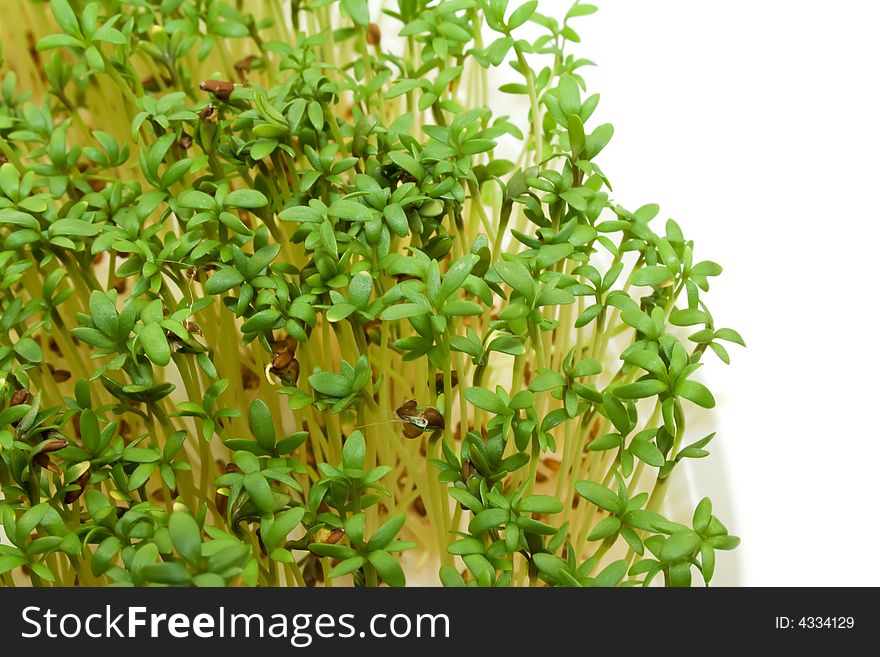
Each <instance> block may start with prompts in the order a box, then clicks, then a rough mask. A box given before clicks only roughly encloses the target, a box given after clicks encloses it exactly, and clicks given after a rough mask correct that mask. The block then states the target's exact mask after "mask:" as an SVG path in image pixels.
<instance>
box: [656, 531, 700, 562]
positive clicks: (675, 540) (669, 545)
mask: <svg viewBox="0 0 880 657" xmlns="http://www.w3.org/2000/svg"><path fill="white" fill-rule="evenodd" d="M700 543H701V540H700V537H699V535H698V534H697V533H696V532H694V531H692V530H690V529H685V530H682V531H678V532H675V533H674V534H673V535H672V536H670V537H669V538H667V539H666V542H665V543H664V544H663V547H662V548H661V549H660V558H661V559H662V560H663V561H678V560H679V559H684V558H686V557H689V556H691V555H692V554H693V553H694V552H695V551H696V550H697V548H699V547H700Z"/></svg>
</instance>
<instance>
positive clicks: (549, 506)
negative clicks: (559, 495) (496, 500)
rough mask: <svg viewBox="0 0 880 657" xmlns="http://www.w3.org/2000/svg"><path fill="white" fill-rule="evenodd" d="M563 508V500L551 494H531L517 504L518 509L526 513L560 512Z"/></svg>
mask: <svg viewBox="0 0 880 657" xmlns="http://www.w3.org/2000/svg"><path fill="white" fill-rule="evenodd" d="M562 508H563V504H562V502H560V501H559V500H558V499H556V498H555V497H551V496H549V495H530V496H529V497H525V498H523V499H522V500H521V501H520V503H519V505H518V506H517V510H518V511H521V512H524V513H559V512H560V511H562Z"/></svg>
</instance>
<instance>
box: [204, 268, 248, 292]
mask: <svg viewBox="0 0 880 657" xmlns="http://www.w3.org/2000/svg"><path fill="white" fill-rule="evenodd" d="M243 282H244V276H242V275H241V273H240V272H239V271H238V270H237V269H233V268H231V267H225V268H223V269H221V270H219V271H218V272H216V273H215V274H214V275H213V276H211V278H209V279H208V280H207V281H206V282H205V293H206V294H222V293H223V292H226V291H227V290H231V289H232V288H234V287H235V286H236V285H241V284H242V283H243Z"/></svg>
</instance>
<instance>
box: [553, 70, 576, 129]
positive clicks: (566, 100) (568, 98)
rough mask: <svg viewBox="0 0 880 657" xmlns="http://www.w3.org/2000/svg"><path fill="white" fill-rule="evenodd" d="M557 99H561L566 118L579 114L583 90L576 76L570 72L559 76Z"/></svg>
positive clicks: (560, 105)
mask: <svg viewBox="0 0 880 657" xmlns="http://www.w3.org/2000/svg"><path fill="white" fill-rule="evenodd" d="M556 99H557V100H558V101H559V109H561V110H562V113H563V114H565V115H566V118H567V117H569V116H572V115H575V114H577V113H578V112H579V111H580V108H581V90H580V87H579V86H578V83H577V81H576V80H575V79H574V77H573V76H572V75H570V74H568V73H563V74H562V75H561V76H559V86H557V88H556Z"/></svg>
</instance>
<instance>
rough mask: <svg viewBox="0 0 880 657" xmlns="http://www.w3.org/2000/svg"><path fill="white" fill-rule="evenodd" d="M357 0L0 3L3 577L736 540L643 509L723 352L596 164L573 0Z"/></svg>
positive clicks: (547, 579)
mask: <svg viewBox="0 0 880 657" xmlns="http://www.w3.org/2000/svg"><path fill="white" fill-rule="evenodd" d="M385 4H386V6H385V8H384V10H383V11H382V12H381V13H379V12H376V11H371V9H370V7H371V3H368V2H367V1H366V0H340V1H339V2H336V1H335V0H314V1H309V2H307V1H302V2H295V3H292V5H287V6H285V5H284V3H281V2H276V1H274V0H272V1H270V2H263V3H243V2H238V3H232V2H228V1H224V0H200V1H199V2H188V1H184V2H181V1H179V0H177V1H168V0H165V1H162V2H159V0H139V1H137V2H133V1H129V2H126V1H122V2H119V1H117V0H112V1H111V0H50V1H49V2H48V3H46V2H38V3H34V2H30V1H28V0H16V1H15V2H13V3H12V7H11V9H12V10H13V12H14V13H15V14H16V15H18V16H19V17H20V23H21V24H19V21H7V22H6V23H4V24H3V27H2V28H0V36H2V44H3V52H2V57H0V65H2V70H3V72H2V76H3V77H2V86H0V271H2V275H0V329H2V330H0V486H2V495H0V521H2V528H3V534H2V536H3V537H5V538H4V539H3V542H2V544H0V578H2V581H3V583H4V584H6V585H16V584H22V583H25V582H29V583H31V584H33V585H35V586H45V585H66V586H71V585H108V584H113V585H135V586H141V585H154V584H155V585H172V586H180V585H195V586H226V585H246V586H258V585H261V586H265V585H269V586H276V585H285V586H315V585H318V584H320V583H322V582H323V583H324V584H326V585H331V584H338V583H354V584H355V585H358V586H377V585H382V584H385V585H389V586H402V585H405V584H406V578H407V575H409V576H410V577H411V576H412V575H413V574H417V575H418V576H419V579H425V576H424V574H423V573H414V572H413V570H412V567H411V566H408V565H407V564H408V563H410V561H408V560H407V559H405V558H404V559H402V558H401V555H402V554H405V553H406V551H410V550H411V551H413V552H414V553H416V554H417V557H416V558H414V559H412V560H411V562H412V563H419V564H429V565H428V566H424V567H425V568H429V569H430V571H431V572H430V573H429V576H434V575H436V576H437V577H439V581H440V582H442V583H443V584H444V585H447V586H522V585H528V584H530V585H561V586H616V585H624V586H633V585H649V584H651V583H652V582H655V581H657V582H659V581H662V582H664V583H665V584H667V585H671V586H678V585H685V586H686V585H690V584H691V582H692V580H693V573H694V572H697V573H699V576H700V578H699V580H698V581H699V582H705V583H706V584H708V583H709V582H710V580H711V579H712V577H713V574H714V572H715V569H716V551H718V550H728V549H732V548H734V547H735V546H736V544H737V543H738V539H737V538H736V537H734V536H731V535H729V534H728V531H727V529H726V528H725V526H724V525H723V524H722V523H721V521H720V520H718V519H717V518H716V517H715V516H714V515H713V512H712V505H711V502H710V501H709V500H708V499H704V500H703V501H701V502H700V503H699V505H698V506H697V508H696V510H695V511H693V513H692V517H691V512H690V510H687V512H686V513H682V514H681V517H678V516H679V512H680V511H681V509H673V510H672V511H671V512H670V516H671V517H670V518H667V517H665V516H664V515H662V514H663V513H664V512H666V511H665V509H666V507H665V506H664V499H665V496H666V492H667V490H668V488H669V482H670V480H671V478H672V477H673V476H678V472H679V470H680V467H679V466H680V465H681V464H682V462H683V461H684V460H685V459H692V458H703V457H705V456H707V455H708V451H707V449H706V448H707V446H708V444H709V442H710V440H712V438H713V436H714V434H712V435H709V436H706V437H700V436H695V435H693V433H694V432H693V430H692V429H691V430H689V429H688V419H689V417H690V416H691V413H692V411H693V409H694V408H695V407H703V408H712V407H713V406H714V405H715V399H714V397H713V395H712V393H711V392H710V391H709V389H708V388H707V387H706V386H705V385H704V384H703V383H702V382H701V380H700V373H699V368H700V366H701V365H702V363H703V362H704V357H706V356H707V354H708V356H717V357H718V358H720V359H721V360H722V361H723V362H725V363H728V362H729V361H730V355H729V353H728V346H729V345H730V344H732V343H734V344H740V345H742V344H743V340H742V338H741V336H740V335H739V333H737V332H736V331H734V330H733V329H731V328H727V327H726V326H725V325H724V324H720V323H716V319H715V317H714V316H713V315H712V314H711V313H710V311H709V309H708V307H707V306H706V304H705V300H704V299H705V296H706V293H707V292H708V290H709V281H710V279H711V278H712V277H714V276H717V275H719V274H720V273H721V267H720V266H718V265H717V264H715V263H714V262H711V261H700V260H697V259H696V257H695V255H694V245H693V243H692V242H691V241H689V240H687V239H686V238H685V237H684V235H683V232H682V229H681V227H680V226H679V225H678V224H677V223H676V222H675V221H672V220H668V221H666V222H665V223H663V222H662V221H660V220H659V219H658V215H659V207H658V206H657V205H654V204H649V205H644V206H642V207H640V208H638V209H636V210H634V211H631V210H627V209H625V208H624V207H622V206H621V205H619V204H618V203H617V202H616V201H615V200H614V199H613V195H612V189H611V184H610V182H609V179H608V177H606V174H605V173H604V172H603V170H602V169H600V168H599V165H598V163H597V161H596V160H597V159H598V156H599V155H600V154H601V152H602V151H603V150H604V149H605V148H607V147H609V143H610V140H611V139H612V135H613V128H612V126H611V125H610V124H598V123H597V122H595V121H594V120H593V119H592V115H593V112H594V110H595V108H596V106H597V103H598V101H599V96H598V94H595V93H593V92H592V89H589V85H588V76H584V74H583V71H584V70H585V68H586V67H587V66H589V65H590V64H591V62H589V61H588V60H586V59H580V58H577V57H575V56H574V55H573V54H572V53H571V51H572V47H571V46H572V44H576V43H578V42H579V41H580V37H579V29H578V27H577V26H578V25H579V24H580V21H581V20H582V17H584V16H587V15H589V14H591V13H593V12H594V11H595V7H593V6H592V5H588V4H582V3H580V2H575V4H573V6H572V7H571V9H570V10H569V11H568V13H567V14H566V15H565V17H564V19H562V20H561V21H560V20H556V19H554V18H551V17H549V16H546V15H544V14H542V13H541V11H540V10H541V6H540V3H538V2H536V1H535V0H532V1H530V2H525V3H521V4H519V5H517V6H516V7H514V6H508V2H507V0H457V1H455V2H448V1H441V2H435V1H433V0H398V2H386V3H385ZM7 9H9V8H7ZM288 9H292V13H290V12H288V11H287V10H288ZM526 25H529V26H530V27H531V29H532V32H531V33H530V34H531V35H532V36H529V38H525V34H526V32H525V30H524V29H523V27H524V26H526ZM498 69H501V70H502V71H503V72H504V73H505V75H507V73H508V69H510V75H512V76H513V77H512V80H513V81H510V82H507V83H504V84H502V85H501V86H500V87H499V88H497V89H495V88H493V86H492V84H491V82H490V81H491V80H492V79H495V78H498V77H504V75H501V74H499V72H498ZM588 89H589V91H587V90H588ZM496 94H500V97H501V98H502V99H504V102H501V103H499V102H498V100H497V99H498V97H499V96H498V95H496ZM508 99H509V100H510V101H511V102H510V103H509V105H510V107H511V111H512V113H513V116H503V115H497V114H495V113H494V111H493V108H497V107H499V106H504V105H505V103H506V101H507V100H508ZM520 102H521V106H520V105H518V103H520ZM520 107H521V110H520ZM511 145H513V146H514V149H513V155H512V156H511V159H506V158H505V157H504V156H503V153H505V152H507V151H509V150H510V148H509V147H510V146H511ZM710 352H711V353H710Z"/></svg>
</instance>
